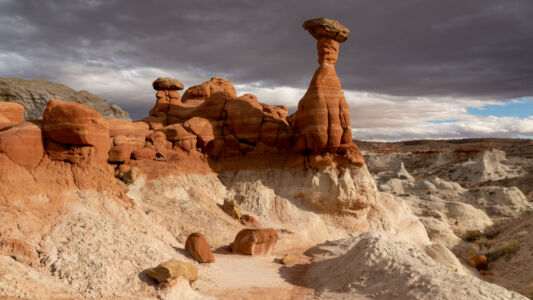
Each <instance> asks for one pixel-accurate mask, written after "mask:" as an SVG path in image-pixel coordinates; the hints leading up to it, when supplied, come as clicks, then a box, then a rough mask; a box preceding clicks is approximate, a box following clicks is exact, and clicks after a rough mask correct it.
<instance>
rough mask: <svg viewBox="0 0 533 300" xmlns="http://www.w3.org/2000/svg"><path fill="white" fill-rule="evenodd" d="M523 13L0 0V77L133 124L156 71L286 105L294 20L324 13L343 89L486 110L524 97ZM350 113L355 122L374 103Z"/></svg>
mask: <svg viewBox="0 0 533 300" xmlns="http://www.w3.org/2000/svg"><path fill="white" fill-rule="evenodd" d="M531 15H533V4H532V3H531V2H530V1H528V0H515V1H496V0H470V1H463V0H447V1H424V0H402V1H393V0H391V1H372V0H356V1H349V0H335V1H327V2H326V1H314V0H311V1H296V0H294V1H245V0H242V1H237V0H235V1H224V0H219V1H170V0H165V1H163V0H155V1H117V0H115V1H113V0H105V1H104V0H49V1H29V0H1V1H0V40H2V43H1V44H0V76H4V77H23V78H35V77H40V78H44V79H47V80H51V81H56V82H60V83H65V84H67V85H70V86H72V87H73V88H76V89H87V90H89V91H91V92H95V93H96V94H98V95H100V96H103V97H105V98H107V99H109V100H111V101H112V102H116V103H118V104H120V105H121V106H123V107H124V108H126V109H127V110H129V111H130V112H132V115H134V116H135V117H139V116H142V115H145V114H146V111H147V110H148V108H149V107H150V106H151V104H152V103H153V91H152V90H151V86H150V83H151V81H152V80H153V79H154V78H155V77H158V76H160V75H159V74H161V75H169V76H172V77H176V78H178V79H180V80H182V81H183V82H184V83H185V84H186V85H187V86H189V85H192V84H196V83H199V82H201V81H204V80H207V79H209V78H210V77H211V76H215V75H216V76H225V77H227V78H229V79H230V80H231V81H232V82H234V83H235V84H236V85H238V86H240V87H242V90H254V89H259V90H261V91H262V92H263V95H265V96H266V97H267V98H268V97H270V98H271V97H274V96H278V95H279V96H281V97H288V98H287V99H278V100H275V99H274V102H278V103H284V104H286V105H288V106H295V105H296V103H297V101H298V100H299V98H298V97H297V94H295V93H294V90H300V89H305V88H306V86H307V84H308V82H309V80H310V78H311V76H312V74H313V72H314V70H315V68H316V66H317V63H316V49H315V41H314V39H313V38H312V37H311V36H310V35H309V34H307V33H306V32H304V31H303V29H302V28H301V23H302V22H303V21H304V20H306V19H309V18H314V17H319V16H326V17H329V18H333V19H337V20H339V21H340V22H341V23H343V24H345V25H346V26H347V27H348V28H350V29H351V34H350V38H349V39H348V41H347V42H346V43H344V44H343V45H342V46H341V53H340V59H339V62H338V65H337V72H338V74H339V77H340V78H341V82H342V84H343V88H344V89H345V90H347V91H357V92H368V93H371V94H380V95H394V96H395V97H391V98H390V99H389V100H390V101H393V102H395V101H396V102H399V103H403V102H404V101H407V99H409V98H410V97H413V98H415V97H428V99H437V100H429V101H430V102H431V101H433V102H434V101H439V100H438V99H442V98H443V97H447V98H449V99H452V100H450V103H453V102H454V100H453V99H466V98H468V99H473V101H474V102H476V101H478V100H491V101H495V100H503V99H505V98H511V97H520V96H529V95H533V84H531V82H533V23H532V22H530V21H529V19H530V16H531ZM267 87H277V88H278V90H279V89H281V92H278V93H271V92H268V91H267V89H266V88H267ZM291 89H292V90H291ZM287 91H292V92H287ZM354 95H355V94H354ZM358 100H360V99H352V107H354V106H356V105H357V101H358ZM435 103H436V102H435ZM435 103H433V104H435ZM476 103H477V102H476ZM460 106H461V105H457V106H453V105H452V107H453V109H454V110H453V112H456V111H457V110H458V109H460ZM431 107H435V106H431ZM441 107H442V106H441ZM462 107H464V103H463V105H462ZM383 108H384V110H383V113H381V114H379V116H380V117H383V118H384V119H386V118H388V119H390V115H389V116H388V117H385V116H384V114H385V112H386V111H387V109H391V108H390V106H384V107H383ZM406 108H411V109H413V110H414V111H420V113H424V110H423V109H421V108H419V107H417V106H416V105H406ZM359 109H360V112H359V113H354V112H352V116H354V117H355V118H358V117H361V116H366V115H368V114H367V113H366V112H368V113H370V112H371V111H373V110H374V111H375V110H380V106H379V105H370V104H369V106H366V108H365V107H363V106H360V107H359ZM365 109H366V110H365ZM443 109H445V108H443ZM390 113H391V114H392V113H393V112H390ZM426 113H427V114H429V115H432V114H433V112H428V111H427V110H426ZM385 115H386V114H385ZM413 115H417V114H416V113H413ZM377 119H379V118H377ZM373 120H376V118H374V119H373ZM357 122H358V121H357V120H355V121H354V122H353V123H354V124H357ZM399 122H403V121H399ZM365 126H367V127H368V126H370V127H376V126H379V124H366V123H365Z"/></svg>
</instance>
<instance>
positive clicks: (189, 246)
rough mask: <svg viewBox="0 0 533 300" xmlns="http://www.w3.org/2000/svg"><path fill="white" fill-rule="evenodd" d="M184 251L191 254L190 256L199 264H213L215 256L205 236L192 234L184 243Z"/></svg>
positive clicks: (196, 233) (197, 233)
mask: <svg viewBox="0 0 533 300" xmlns="http://www.w3.org/2000/svg"><path fill="white" fill-rule="evenodd" d="M185 249H186V250H187V251H188V252H189V253H190V254H191V256H192V257H193V258H194V259H196V260H197V261H199V262H201V263H213V262H215V256H214V255H213V252H211V249H210V248H209V244H208V243H207V240H206V238H205V236H204V235H203V234H201V233H199V232H194V233H191V234H190V235H189V237H187V241H186V242H185Z"/></svg>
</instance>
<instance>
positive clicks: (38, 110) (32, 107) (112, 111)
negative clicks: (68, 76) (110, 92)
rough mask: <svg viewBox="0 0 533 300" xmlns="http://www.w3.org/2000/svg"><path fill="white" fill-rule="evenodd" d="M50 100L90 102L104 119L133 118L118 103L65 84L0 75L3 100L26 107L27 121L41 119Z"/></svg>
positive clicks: (91, 106)
mask: <svg viewBox="0 0 533 300" xmlns="http://www.w3.org/2000/svg"><path fill="white" fill-rule="evenodd" d="M51 99H61V100H63V101H67V102H76V103H81V104H84V105H87V106H88V107H90V108H92V109H94V110H96V111H97V112H98V113H99V114H101V115H102V116H103V117H104V118H116V119H123V120H130V117H129V114H128V113H127V112H125V111H124V110H122V108H120V107H119V106H118V105H116V104H109V103H107V102H106V100H104V99H102V98H100V97H98V96H95V95H93V94H91V93H89V92H87V91H79V92H76V91H75V90H73V89H71V88H69V87H67V86H65V85H62V84H58V83H54V82H50V81H46V80H42V79H31V80H25V79H20V78H0V101H5V102H14V103H19V104H21V105H22V106H24V118H25V119H26V120H36V119H40V118H42V115H43V112H44V109H45V107H46V105H47V103H48V101H49V100H51Z"/></svg>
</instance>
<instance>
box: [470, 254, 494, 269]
mask: <svg viewBox="0 0 533 300" xmlns="http://www.w3.org/2000/svg"><path fill="white" fill-rule="evenodd" d="M468 264H469V265H470V266H471V267H473V268H476V269H477V270H478V271H481V270H487V269H488V268H489V267H488V262H487V257H486V256H485V255H476V256H473V257H471V258H470V259H469V260H468Z"/></svg>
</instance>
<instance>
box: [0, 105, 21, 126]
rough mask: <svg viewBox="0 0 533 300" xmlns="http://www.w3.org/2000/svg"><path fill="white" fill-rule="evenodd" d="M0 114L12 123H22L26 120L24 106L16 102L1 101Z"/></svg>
mask: <svg viewBox="0 0 533 300" xmlns="http://www.w3.org/2000/svg"><path fill="white" fill-rule="evenodd" d="M0 115H3V116H4V117H5V118H6V119H7V121H8V122H10V123H15V124H16V123H20V122H22V120H24V106H22V105H21V104H18V103H14V102H3V101H0ZM0 123H1V121H0Z"/></svg>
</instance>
